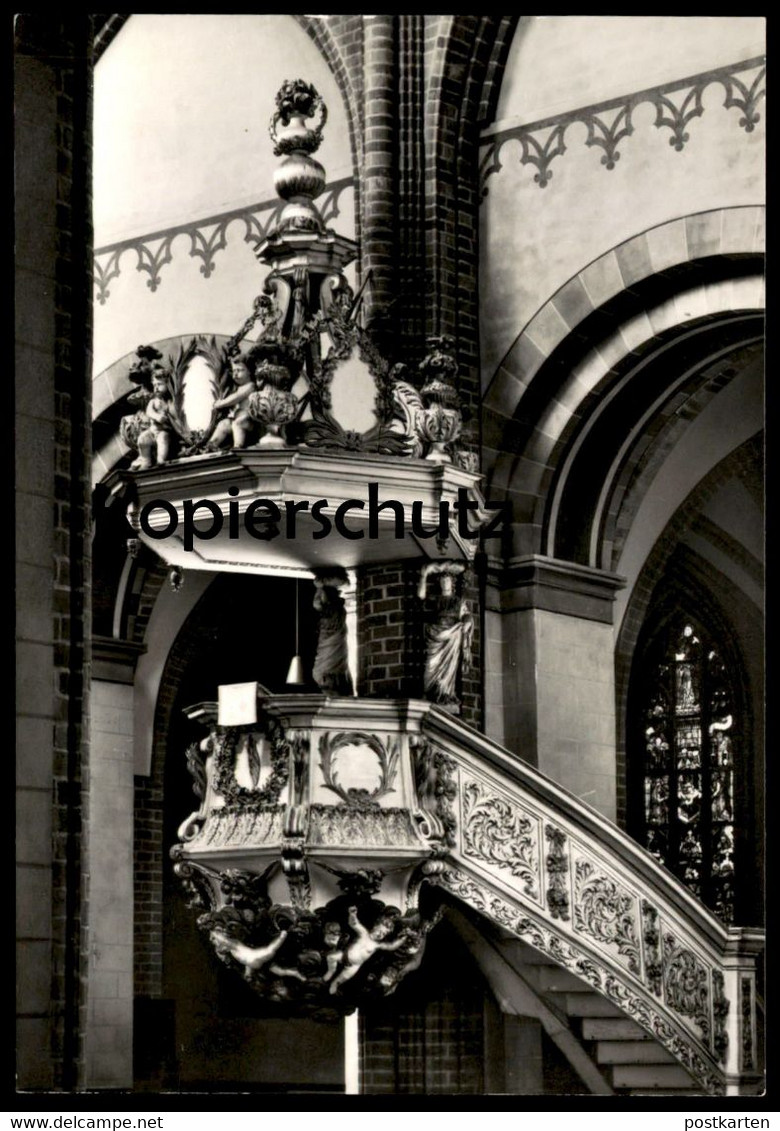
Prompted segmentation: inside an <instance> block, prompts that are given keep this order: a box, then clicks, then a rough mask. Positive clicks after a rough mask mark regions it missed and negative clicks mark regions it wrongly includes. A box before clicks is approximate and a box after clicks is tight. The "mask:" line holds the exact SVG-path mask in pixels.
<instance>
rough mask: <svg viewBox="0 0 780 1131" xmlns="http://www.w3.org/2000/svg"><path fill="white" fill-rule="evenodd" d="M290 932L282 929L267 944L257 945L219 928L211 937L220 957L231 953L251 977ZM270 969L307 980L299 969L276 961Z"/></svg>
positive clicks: (268, 961)
mask: <svg viewBox="0 0 780 1131" xmlns="http://www.w3.org/2000/svg"><path fill="white" fill-rule="evenodd" d="M288 934H289V932H288V931H280V932H279V934H278V935H277V936H276V938H275V939H272V941H271V942H270V943H268V944H267V945H266V946H257V947H251V946H247V945H246V944H245V943H242V942H239V941H238V939H231V938H229V937H228V935H226V934H225V933H224V931H220V930H218V929H214V930H212V931H211V932H210V935H209V937H210V938H211V941H212V943H213V944H214V949H215V950H216V952H217V954H218V955H220V957H221V956H222V955H225V954H229V955H231V956H232V957H233V958H235V960H236V962H239V963H240V964H241V965H242V966H243V967H244V977H245V978H251V977H252V976H253V975H254V974H256V973H257V972H258V971H259V970H262V968H263V967H264V966H268V964H269V963H270V962H271V959H272V958H273V957H274V955H275V954H276V952H277V951H278V950H279V949H280V947H281V946H282V944H283V943H284V940H285V939H286V938H287V935H288ZM268 969H269V971H270V972H271V973H272V974H275V975H276V976H277V977H278V978H299V979H300V981H302V982H304V981H305V980H306V979H305V978H304V976H303V974H301V972H300V971H299V970H291V969H287V968H285V967H282V966H278V965H276V963H274V964H273V965H271V966H268Z"/></svg>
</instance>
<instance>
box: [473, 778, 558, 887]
mask: <svg viewBox="0 0 780 1131" xmlns="http://www.w3.org/2000/svg"><path fill="white" fill-rule="evenodd" d="M462 799H463V800H462V805H463V852H464V853H465V855H466V856H471V857H473V858H474V859H477V860H480V861H483V862H484V863H486V864H489V865H493V866H494V867H496V868H499V869H501V870H508V871H509V872H510V873H511V875H512V876H514V877H515V878H516V879H518V880H520V881H521V883H522V885H523V891H524V892H525V894H526V895H528V896H530V897H531V898H532V899H538V898H539V867H540V863H539V844H538V836H539V832H538V822H537V821H536V819H535V818H532V817H530V816H529V815H528V814H527V813H525V812H524V811H523V810H522V809H520V808H519V807H518V806H517V805H514V804H513V803H512V802H510V801H509V800H507V799H506V798H504V797H501V796H500V795H498V794H497V793H495V792H493V791H491V790H490V789H488V788H487V787H486V786H485V785H483V784H482V783H481V782H478V781H475V780H474V779H471V780H466V781H465V782H464V784H463V793H462Z"/></svg>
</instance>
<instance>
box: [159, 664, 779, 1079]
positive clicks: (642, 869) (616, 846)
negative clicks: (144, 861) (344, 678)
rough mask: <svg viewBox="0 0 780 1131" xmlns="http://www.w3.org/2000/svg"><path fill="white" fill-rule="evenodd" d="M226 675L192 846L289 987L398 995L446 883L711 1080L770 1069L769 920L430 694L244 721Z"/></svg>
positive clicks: (283, 990) (184, 851) (207, 885)
mask: <svg viewBox="0 0 780 1131" xmlns="http://www.w3.org/2000/svg"><path fill="white" fill-rule="evenodd" d="M242 687H243V691H244V692H245V691H246V689H247V687H249V688H251V689H252V690H253V692H255V693H256V692H257V690H258V688H257V685H246V686H244V685H241V686H240V687H239V689H238V690H239V691H241V689H242ZM223 690H224V689H223ZM229 691H230V689H227V691H226V696H225V698H224V701H223V703H222V708H221V714H219V715H218V712H217V708H216V706H215V705H205V706H204V705H199V706H198V707H197V708H195V709H193V711H192V712H191V714H192V716H193V717H196V716H197V717H199V718H200V719H201V720H203V721H204V722H206V724H207V726H208V728H209V735H208V737H207V738H205V739H204V740H202V741H201V742H199V743H194V744H192V745H191V746H190V747H189V749H188V750H187V753H186V758H187V764H188V767H189V769H190V771H191V772H192V773H193V777H194V779H195V792H196V795H197V797H198V800H199V803H200V804H199V808H198V809H197V811H196V812H194V813H193V814H192V815H191V816H190V817H189V818H187V820H186V821H184V822H183V824H182V825H181V827H180V830H179V835H180V838H181V842H180V844H178V845H177V846H175V848H174V849H173V855H174V858H175V859H176V871H177V872H178V874H179V875H180V877H181V878H182V880H184V881H186V883H187V884H188V885H189V888H190V893H191V894H192V895H193V896H194V897H195V898H197V899H198V900H199V901H200V904H201V910H202V911H203V915H202V917H201V920H200V925H201V927H202V929H203V930H204V932H205V933H206V934H207V936H208V938H209V940H210V942H211V944H212V946H213V947H214V949H215V951H216V953H217V955H218V956H219V957H220V958H221V959H222V960H223V961H225V962H226V963H227V964H228V965H230V966H231V967H235V968H236V969H238V970H239V971H241V972H243V974H244V976H245V977H246V978H247V980H248V981H249V982H250V983H251V984H252V985H253V986H254V987H255V988H256V989H258V990H259V991H261V992H262V993H263V994H264V995H265V996H266V997H267V998H269V999H270V1000H271V1001H272V1002H276V1003H277V1004H279V1006H280V1007H282V1006H284V1008H289V1009H295V1010H303V1011H308V1012H314V1013H317V1011H319V1010H325V1011H326V1014H327V1015H331V1014H332V1012H333V1011H334V1010H335V1011H340V1012H344V1011H345V1010H349V1009H351V1008H353V1007H354V1006H355V1005H356V1004H358V1002H359V1001H362V1000H365V999H366V998H371V996H372V995H377V994H383V993H388V992H391V991H392V990H393V989H394V988H395V986H396V985H397V984H398V981H399V980H400V978H401V977H403V976H404V974H405V973H407V972H409V971H410V970H412V969H416V968H417V966H419V965H420V963H421V962H422V960H423V959H422V955H423V951H424V946H425V939H426V937H427V933H428V931H429V930H430V929H431V927H432V926H433V925H434V924H435V922H436V917H437V906H438V903H437V899H436V898H435V891H436V888H437V887H440V888H443V889H444V890H445V891H447V892H449V893H451V894H452V895H454V896H456V897H457V898H459V899H461V900H463V901H465V902H466V903H467V904H469V906H471V907H472V908H474V909H475V910H476V911H478V912H480V913H482V914H484V915H485V916H487V917H488V918H490V919H493V920H494V921H495V922H496V923H497V924H499V925H500V926H501V927H502V928H505V929H509V930H510V931H512V932H513V933H514V934H516V935H517V936H518V937H519V938H521V939H523V940H524V941H525V942H527V943H529V944H530V945H531V946H533V947H535V948H537V949H538V950H540V951H541V952H542V953H543V954H544V955H546V956H547V957H548V958H549V959H550V960H551V961H554V962H557V963H559V964H561V965H562V966H564V967H565V968H566V969H568V970H570V971H571V972H572V973H574V974H576V975H577V976H578V977H580V978H582V979H583V980H584V981H585V982H586V983H587V984H588V985H589V986H590V987H592V988H593V989H595V990H597V991H598V992H599V993H601V994H603V995H604V996H605V997H606V998H608V999H609V1000H610V1001H611V1002H613V1003H614V1004H615V1005H617V1006H618V1007H619V1008H620V1009H621V1010H622V1011H623V1012H624V1013H625V1014H626V1015H627V1016H628V1017H630V1018H632V1019H633V1020H635V1021H636V1022H637V1023H638V1024H640V1025H641V1026H643V1027H644V1028H645V1029H646V1030H647V1031H648V1032H649V1033H650V1034H651V1035H652V1036H653V1037H655V1038H656V1039H657V1040H658V1041H660V1042H661V1043H662V1044H663V1045H664V1046H665V1047H666V1048H667V1049H668V1050H669V1051H670V1052H671V1053H672V1054H673V1055H674V1056H675V1057H676V1058H677V1059H678V1060H679V1061H680V1062H681V1063H682V1064H683V1065H684V1066H685V1067H686V1068H687V1069H688V1071H689V1072H690V1073H691V1075H692V1076H693V1077H694V1079H695V1080H696V1081H697V1082H698V1083H699V1084H700V1085H701V1087H702V1088H703V1089H704V1090H705V1091H710V1092H720V1091H723V1090H724V1088H727V1087H735V1086H738V1083H737V1084H735V1083H734V1081H737V1082H738V1081H739V1079H740V1074H742V1075H750V1073H751V1072H752V1073H753V1074H754V1075H755V1069H754V1068H753V1067H752V1066H753V1065H754V1064H755V1051H754V1049H755V991H754V978H755V975H754V955H755V953H756V950H757V948H758V947H759V946H760V933H758V932H752V933H751V932H746V933H745V932H743V931H742V930H741V929H737V928H726V927H724V926H723V925H722V924H720V923H719V922H718V921H717V920H716V919H715V918H714V917H713V916H712V915H711V913H710V912H708V911H707V910H706V908H704V906H703V905H701V904H700V903H698V902H697V901H696V900H695V898H694V897H693V896H692V895H691V894H690V893H689V892H688V891H687V890H686V889H685V888H684V887H683V885H682V884H681V883H680V882H679V881H678V880H677V879H675V878H674V877H673V876H672V875H671V874H670V873H668V872H666V871H665V870H664V869H662V868H661V867H660V866H659V865H658V863H657V862H656V861H655V860H654V859H653V857H652V856H651V855H650V854H649V853H648V852H646V851H645V850H644V849H642V848H640V847H639V846H638V845H636V844H635V843H633V842H632V841H630V840H629V839H628V838H627V837H626V836H625V835H624V834H623V833H621V832H619V831H618V830H617V829H616V828H615V827H614V826H612V825H611V824H610V823H609V822H607V821H605V820H604V819H603V818H602V817H601V816H600V815H599V814H597V813H596V812H595V811H594V810H591V809H589V807H588V806H585V805H583V804H582V803H581V802H579V801H578V800H577V799H575V798H573V797H571V796H570V795H568V794H567V793H566V792H565V791H564V790H561V789H560V787H558V786H555V785H554V784H553V783H550V782H549V781H548V780H547V779H546V778H544V776H543V775H541V774H539V773H537V772H536V771H535V770H533V769H532V768H530V767H528V766H524V765H523V764H522V763H518V762H517V761H516V760H515V759H513V758H512V756H511V755H509V754H508V753H507V752H506V751H503V750H502V749H501V748H500V747H498V746H496V745H495V744H494V743H491V742H490V741H489V740H487V739H485V738H484V737H483V736H481V735H479V734H478V733H477V732H476V731H473V730H471V729H470V728H469V727H466V726H465V725H464V724H462V723H461V722H459V721H458V720H457V719H455V718H453V716H452V715H451V714H449V713H447V712H445V711H442V710H441V708H437V707H436V706H435V705H433V704H430V703H426V702H423V701H414V700H408V701H400V700H399V701H382V700H361V699H356V698H328V697H326V696H323V695H318V696H310V695H297V696H296V695H288V696H267V695H265V694H262V693H261V694H260V698H259V700H258V702H257V707H256V710H254V709H253V710H250V712H249V713H250V715H251V717H249V718H240V719H236V718H235V717H229V716H226V714H225V712H226V711H227V709H228V707H227V704H229V702H230V695H229V694H228V693H227V692H229ZM239 698H240V696H239ZM248 701H249V700H247V698H246V696H245V697H244V700H243V702H244V703H245V704H246V703H247V702H248ZM251 701H252V702H254V700H251ZM243 710H245V711H246V706H245V707H244V708H243ZM227 717H229V725H228V724H226V723H225V718H227Z"/></svg>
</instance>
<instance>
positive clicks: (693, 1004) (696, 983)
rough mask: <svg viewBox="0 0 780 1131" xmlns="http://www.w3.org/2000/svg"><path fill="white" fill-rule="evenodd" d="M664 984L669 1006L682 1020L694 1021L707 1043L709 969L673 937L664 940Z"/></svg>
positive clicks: (708, 1030)
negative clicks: (686, 1018) (688, 1018)
mask: <svg viewBox="0 0 780 1131" xmlns="http://www.w3.org/2000/svg"><path fill="white" fill-rule="evenodd" d="M663 970H664V973H663V983H664V997H665V999H666V1004H667V1005H668V1006H670V1007H671V1008H672V1009H673V1010H674V1011H675V1012H676V1013H679V1014H680V1015H681V1016H682V1017H690V1018H691V1020H692V1021H693V1022H694V1023H695V1024H696V1025H697V1026H698V1028H699V1030H700V1031H701V1034H702V1036H703V1038H704V1039H705V1040H708V1039H709V1036H710V1011H709V989H708V985H707V968H706V967H705V965H704V963H703V962H701V960H700V959H699V958H697V957H696V955H695V954H694V953H693V952H692V951H690V950H688V948H687V947H683V946H681V945H680V944H679V943H678V942H677V940H676V939H675V938H674V936H673V935H671V934H666V935H664V939H663Z"/></svg>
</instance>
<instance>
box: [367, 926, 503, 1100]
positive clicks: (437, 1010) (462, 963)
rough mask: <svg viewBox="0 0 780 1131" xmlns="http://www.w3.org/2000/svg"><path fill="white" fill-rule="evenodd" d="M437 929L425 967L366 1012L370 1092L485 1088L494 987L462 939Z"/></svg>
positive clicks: (423, 1092) (451, 1091)
mask: <svg viewBox="0 0 780 1131" xmlns="http://www.w3.org/2000/svg"><path fill="white" fill-rule="evenodd" d="M437 932H438V935H437V933H436V932H434V933H433V934H432V935H431V938H430V941H429V943H428V953H427V955H426V958H425V960H424V963H423V966H422V968H421V969H420V971H419V972H416V973H414V974H411V975H409V976H408V978H407V979H406V981H405V982H404V983H402V985H401V986H400V987H399V989H398V991H397V992H396V994H394V995H393V996H392V997H390V998H387V999H386V1000H385V1001H384V1002H382V1003H381V1004H379V1005H377V1006H376V1007H374V1008H372V1009H368V1010H364V1011H361V1013H360V1018H359V1028H360V1080H361V1092H362V1093H363V1094H368V1095H376V1094H390V1093H401V1094H403V1093H410V1092H413V1093H416V1094H417V1095H442V1094H447V1093H449V1094H453V1095H457V1094H461V1095H462V1094H477V1093H481V1092H484V1091H485V1083H484V1082H485V1020H484V1018H485V1004H486V995H487V990H486V987H485V985H484V983H483V981H482V977H481V975H480V974H479V973H478V971H477V970H476V968H475V967H473V965H472V960H471V959H470V956H469V954H468V952H467V951H466V949H465V948H464V946H463V943H462V942H461V941H460V939H459V938H458V936H457V935H456V934H455V933H454V932H452V931H451V929H450V928H449V927H448V925H447V924H442V926H441V928H437Z"/></svg>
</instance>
